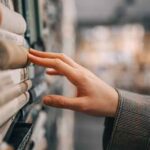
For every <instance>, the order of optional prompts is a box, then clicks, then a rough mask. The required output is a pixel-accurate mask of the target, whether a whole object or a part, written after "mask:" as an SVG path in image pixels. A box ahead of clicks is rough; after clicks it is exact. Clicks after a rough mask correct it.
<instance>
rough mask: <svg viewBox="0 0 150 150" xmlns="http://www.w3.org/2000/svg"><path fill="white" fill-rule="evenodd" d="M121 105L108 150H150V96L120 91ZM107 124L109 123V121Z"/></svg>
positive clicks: (114, 122)
mask: <svg viewBox="0 0 150 150" xmlns="http://www.w3.org/2000/svg"><path fill="white" fill-rule="evenodd" d="M118 93H119V105H118V110H117V113H116V117H115V119H114V121H113V125H112V126H113V127H112V132H111V136H110V140H109V144H108V146H107V150H150V96H143V95H139V94H135V93H131V92H126V91H122V90H118ZM107 124H108V125H109V124H111V121H110V123H109V119H108V122H107Z"/></svg>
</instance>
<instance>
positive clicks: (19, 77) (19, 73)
mask: <svg viewBox="0 0 150 150" xmlns="http://www.w3.org/2000/svg"><path fill="white" fill-rule="evenodd" d="M27 79H29V74H28V69H27V68H23V69H16V70H8V71H0V81H1V82H0V90H3V89H5V88H6V87H9V86H11V85H16V84H19V83H21V82H23V81H25V80H27Z"/></svg>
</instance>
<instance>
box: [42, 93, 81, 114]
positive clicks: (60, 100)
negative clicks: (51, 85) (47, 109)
mask: <svg viewBox="0 0 150 150" xmlns="http://www.w3.org/2000/svg"><path fill="white" fill-rule="evenodd" d="M43 102H44V103H45V104H46V105H49V106H53V107H57V108H67V109H72V110H76V111H80V108H81V107H82V106H81V105H82V103H81V100H80V98H69V97H65V96H59V95H48V96H45V97H44V98H43Z"/></svg>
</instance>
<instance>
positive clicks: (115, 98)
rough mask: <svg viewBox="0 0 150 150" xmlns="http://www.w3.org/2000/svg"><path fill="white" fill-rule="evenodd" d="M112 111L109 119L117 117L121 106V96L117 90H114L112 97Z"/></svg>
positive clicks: (110, 110)
mask: <svg viewBox="0 0 150 150" xmlns="http://www.w3.org/2000/svg"><path fill="white" fill-rule="evenodd" d="M109 102H110V105H109V107H110V109H109V117H115V116H116V112H117V109H118V105H119V94H118V92H117V90H116V89H114V88H112V92H111V97H110V101H109Z"/></svg>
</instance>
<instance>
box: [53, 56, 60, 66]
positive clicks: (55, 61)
mask: <svg viewBox="0 0 150 150" xmlns="http://www.w3.org/2000/svg"><path fill="white" fill-rule="evenodd" d="M60 64H61V60H60V59H58V58H57V59H55V60H54V66H55V67H57V66H59V65H60Z"/></svg>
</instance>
